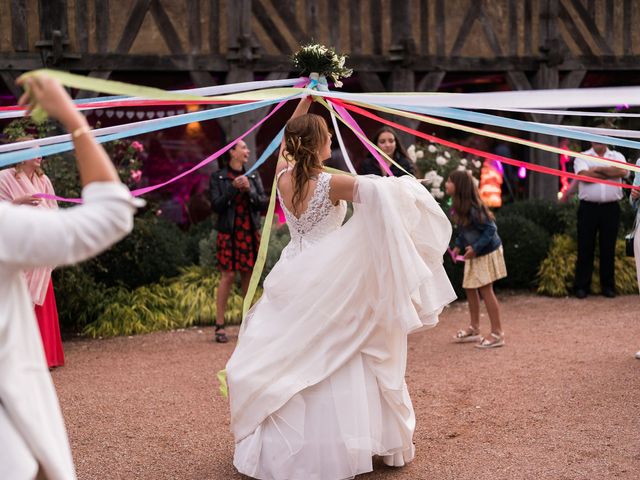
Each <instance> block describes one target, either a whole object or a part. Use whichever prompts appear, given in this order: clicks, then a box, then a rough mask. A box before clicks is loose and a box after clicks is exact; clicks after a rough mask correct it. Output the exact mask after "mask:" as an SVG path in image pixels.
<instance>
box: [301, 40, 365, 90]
mask: <svg viewBox="0 0 640 480" xmlns="http://www.w3.org/2000/svg"><path fill="white" fill-rule="evenodd" d="M346 59H347V57H346V55H340V54H338V53H336V51H335V50H334V49H333V48H330V47H326V46H325V45H320V44H317V43H312V44H309V45H304V46H302V47H301V48H300V50H298V51H297V52H296V53H294V54H293V66H294V68H295V69H296V70H297V71H299V72H300V74H301V75H305V76H309V75H311V74H312V73H318V74H319V75H320V76H324V77H326V78H327V79H329V80H331V81H333V83H334V85H335V86H336V87H338V88H339V87H341V86H342V82H341V81H340V79H341V78H346V77H350V76H351V74H352V73H353V70H351V69H350V68H346V67H345V66H344V65H345V61H346Z"/></svg>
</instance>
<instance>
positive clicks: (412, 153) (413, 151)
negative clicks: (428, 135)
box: [407, 145, 416, 163]
mask: <svg viewBox="0 0 640 480" xmlns="http://www.w3.org/2000/svg"><path fill="white" fill-rule="evenodd" d="M407 155H409V158H410V159H411V161H412V162H413V163H416V146H415V145H409V148H407Z"/></svg>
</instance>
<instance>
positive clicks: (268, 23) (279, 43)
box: [251, 0, 291, 53]
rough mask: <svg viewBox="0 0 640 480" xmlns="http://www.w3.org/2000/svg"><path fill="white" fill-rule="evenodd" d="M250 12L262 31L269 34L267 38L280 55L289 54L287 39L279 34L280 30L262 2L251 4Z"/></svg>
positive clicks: (257, 0)
mask: <svg viewBox="0 0 640 480" xmlns="http://www.w3.org/2000/svg"><path fill="white" fill-rule="evenodd" d="M251 10H252V11H253V15H254V16H255V18H256V20H258V22H260V24H261V25H262V27H263V28H264V30H265V31H266V32H267V33H268V34H269V38H270V39H271V41H272V42H273V44H274V45H275V46H276V48H277V49H278V50H280V51H281V52H282V53H289V52H290V51H291V47H290V46H289V42H287V39H286V38H285V37H284V35H283V34H282V33H280V29H279V28H278V26H277V25H276V23H275V22H274V21H273V19H272V17H271V15H270V14H269V12H268V11H267V9H266V8H265V7H264V5H263V4H262V2H260V0H256V1H254V2H251Z"/></svg>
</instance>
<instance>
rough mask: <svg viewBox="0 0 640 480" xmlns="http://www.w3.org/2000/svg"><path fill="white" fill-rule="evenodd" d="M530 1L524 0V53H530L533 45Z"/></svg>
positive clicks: (531, 0)
mask: <svg viewBox="0 0 640 480" xmlns="http://www.w3.org/2000/svg"><path fill="white" fill-rule="evenodd" d="M532 2H533V0H524V54H525V55H531V54H532V47H533V26H532V22H533V6H532ZM536 53H537V52H536Z"/></svg>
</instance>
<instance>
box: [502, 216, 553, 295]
mask: <svg viewBox="0 0 640 480" xmlns="http://www.w3.org/2000/svg"><path fill="white" fill-rule="evenodd" d="M496 223H497V225H498V235H500V238H501V239H502V244H503V248H504V257H505V263H506V264H507V272H508V276H507V278H505V279H502V280H499V281H498V282H497V284H496V285H497V286H499V287H507V288H530V287H533V286H534V282H535V278H536V273H537V272H538V268H539V265H540V263H541V262H542V261H543V260H544V258H545V257H546V255H547V249H548V248H549V242H550V237H549V234H548V233H547V232H546V231H545V230H544V229H542V228H541V227H539V226H538V225H536V224H535V223H533V222H532V221H531V220H528V219H527V218H523V217H520V216H514V215H500V216H499V217H498V218H497V219H496Z"/></svg>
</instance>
